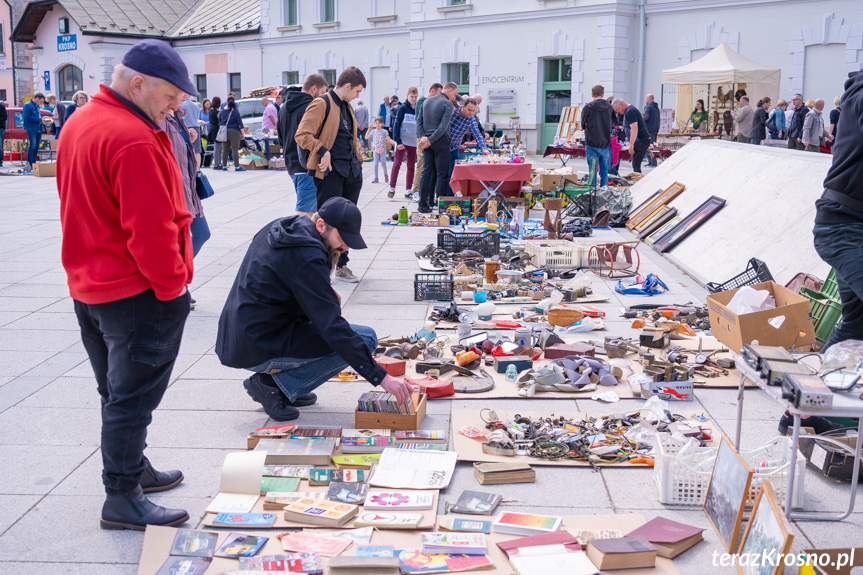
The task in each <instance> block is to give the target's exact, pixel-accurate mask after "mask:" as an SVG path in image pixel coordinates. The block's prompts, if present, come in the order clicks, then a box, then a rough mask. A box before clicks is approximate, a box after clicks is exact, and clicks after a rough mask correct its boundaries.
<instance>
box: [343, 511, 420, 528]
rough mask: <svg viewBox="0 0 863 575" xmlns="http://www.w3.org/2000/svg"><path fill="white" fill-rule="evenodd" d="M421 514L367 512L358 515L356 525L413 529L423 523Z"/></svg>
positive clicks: (355, 520)
mask: <svg viewBox="0 0 863 575" xmlns="http://www.w3.org/2000/svg"><path fill="white" fill-rule="evenodd" d="M422 519H423V516H422V514H421V513H390V512H386V511H365V512H363V513H360V514H359V515H357V518H356V519H354V525H357V526H360V525H362V526H368V527H378V528H388V529H413V528H414V527H416V526H417V525H419V524H420V521H422Z"/></svg>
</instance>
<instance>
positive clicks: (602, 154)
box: [584, 146, 611, 186]
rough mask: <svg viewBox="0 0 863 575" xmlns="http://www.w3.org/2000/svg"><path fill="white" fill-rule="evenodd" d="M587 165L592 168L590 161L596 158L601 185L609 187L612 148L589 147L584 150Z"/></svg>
mask: <svg viewBox="0 0 863 575" xmlns="http://www.w3.org/2000/svg"><path fill="white" fill-rule="evenodd" d="M584 154H585V157H586V158H587V165H588V167H590V159H591V158H596V170H597V172H596V173H597V176H598V177H599V185H600V186H607V185H608V168H609V167H611V146H609V147H607V148H592V147H590V146H587V147H586V148H585V149H584Z"/></svg>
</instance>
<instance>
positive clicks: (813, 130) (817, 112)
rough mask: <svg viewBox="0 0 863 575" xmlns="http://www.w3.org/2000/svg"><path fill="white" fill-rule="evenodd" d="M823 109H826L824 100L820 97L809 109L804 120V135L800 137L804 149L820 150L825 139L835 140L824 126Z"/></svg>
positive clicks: (810, 150)
mask: <svg viewBox="0 0 863 575" xmlns="http://www.w3.org/2000/svg"><path fill="white" fill-rule="evenodd" d="M822 110H824V100H821V99H820V98H819V99H818V100H815V106H813V107H812V109H811V110H809V113H808V114H806V119H805V120H804V121H803V135H802V136H801V137H800V141H801V142H802V143H803V149H804V150H806V151H807V152H820V151H821V144H823V143H824V141H825V140H830V141H831V142H832V141H833V136H831V135H830V132H828V131H827V128H825V127H824V118H823V117H822V116H821V111H822Z"/></svg>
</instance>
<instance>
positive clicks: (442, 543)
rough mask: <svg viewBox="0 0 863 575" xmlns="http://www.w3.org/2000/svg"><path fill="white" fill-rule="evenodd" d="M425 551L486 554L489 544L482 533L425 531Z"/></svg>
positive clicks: (423, 542) (423, 543)
mask: <svg viewBox="0 0 863 575" xmlns="http://www.w3.org/2000/svg"><path fill="white" fill-rule="evenodd" d="M421 536H422V545H423V553H428V554H430V555H433V554H436V553H463V554H465V555H485V554H486V553H487V552H488V545H487V544H486V542H485V535H483V534H482V533H423V534H422V535H421Z"/></svg>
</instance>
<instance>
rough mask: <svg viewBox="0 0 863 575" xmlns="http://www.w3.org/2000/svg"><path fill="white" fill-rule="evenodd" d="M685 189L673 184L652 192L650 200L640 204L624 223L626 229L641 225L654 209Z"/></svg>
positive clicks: (680, 185)
mask: <svg viewBox="0 0 863 575" xmlns="http://www.w3.org/2000/svg"><path fill="white" fill-rule="evenodd" d="M685 188H686V186H685V185H683V184H681V183H680V182H674V183H673V184H671V185H670V186H668V187H667V188H665V189H664V190H661V191H660V190H657V191H656V192H654V194H653V195H652V196H650V198H648V199H647V201H646V202H644V203H642V204H641V205H640V206H638V208H637V209H636V210H635V212H633V214H632V216H630V218H629V220H627V222H626V224H625V225H626V227H627V228H629V229H630V230H631V229H632V228H634V227H635V226H637V225H638V224H640V223H641V221H642V220H644V218H646V217H647V216H649V215H650V214H652V213H653V212H654V211H655V210H656V208H658V207H659V206H663V205H665V204H667V203H668V202H670V201H671V200H673V199H674V198H676V197H677V196H679V195H680V192H682V191H683V190H684V189H685Z"/></svg>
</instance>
